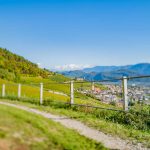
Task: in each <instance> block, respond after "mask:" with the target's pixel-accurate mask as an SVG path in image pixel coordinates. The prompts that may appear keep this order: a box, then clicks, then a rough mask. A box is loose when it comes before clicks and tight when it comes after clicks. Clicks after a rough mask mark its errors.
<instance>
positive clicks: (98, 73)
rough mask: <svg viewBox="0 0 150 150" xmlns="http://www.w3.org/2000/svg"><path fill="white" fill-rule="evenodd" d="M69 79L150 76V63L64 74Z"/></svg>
mask: <svg viewBox="0 0 150 150" xmlns="http://www.w3.org/2000/svg"><path fill="white" fill-rule="evenodd" d="M62 74H63V75H65V76H68V77H80V78H85V79H86V80H96V81H98V80H105V79H113V78H120V77H122V76H139V75H150V63H140V64H135V65H127V66H96V67H93V68H86V69H83V70H76V71H68V72H63V73H62Z"/></svg>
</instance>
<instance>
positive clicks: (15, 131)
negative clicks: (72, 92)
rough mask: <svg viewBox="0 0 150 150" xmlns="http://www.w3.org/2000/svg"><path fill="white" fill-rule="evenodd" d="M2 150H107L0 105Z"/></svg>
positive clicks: (43, 119) (31, 115)
mask: <svg viewBox="0 0 150 150" xmlns="http://www.w3.org/2000/svg"><path fill="white" fill-rule="evenodd" d="M0 149H3V150H5V149H11V150H17V149H22V150H28V149H33V150H34V149H35V150H44V149H45V150H46V149H47V150H50V149H56V150H63V149H69V150H71V149H78V150H80V149H81V150H84V149H85V150H87V149H90V150H94V149H105V148H104V147H103V146H102V145H101V144H98V143H96V142H95V141H92V140H89V139H87V138H85V137H83V136H80V135H79V134H78V133H76V132H75V131H72V130H70V129H66V128H64V127H63V126H61V125H60V124H58V123H54V122H52V121H50V120H48V119H45V118H43V117H41V116H38V115H35V114H32V113H29V112H25V111H22V110H19V109H16V108H11V107H8V106H2V105H0Z"/></svg>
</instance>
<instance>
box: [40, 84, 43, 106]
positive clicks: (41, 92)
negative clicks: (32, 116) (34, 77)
mask: <svg viewBox="0 0 150 150" xmlns="http://www.w3.org/2000/svg"><path fill="white" fill-rule="evenodd" d="M40 104H41V105H42V104H43V83H40Z"/></svg>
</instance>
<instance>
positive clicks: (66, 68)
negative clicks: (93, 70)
mask: <svg viewBox="0 0 150 150" xmlns="http://www.w3.org/2000/svg"><path fill="white" fill-rule="evenodd" d="M88 67H91V65H77V64H66V65H62V66H61V65H59V66H55V67H54V69H55V70H57V71H69V70H81V69H84V68H88Z"/></svg>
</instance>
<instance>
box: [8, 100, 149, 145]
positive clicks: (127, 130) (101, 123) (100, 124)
mask: <svg viewBox="0 0 150 150" xmlns="http://www.w3.org/2000/svg"><path fill="white" fill-rule="evenodd" d="M8 102H11V101H10V100H9V101H8ZM13 103H16V104H23V105H27V106H28V107H32V108H36V109H39V110H43V111H46V112H50V113H53V114H59V115H65V116H68V117H70V118H74V119H77V120H79V121H81V122H83V123H85V124H86V125H88V126H89V127H93V128H96V129H98V130H100V131H102V132H104V133H107V134H111V135H113V136H118V137H120V138H122V139H127V140H131V141H133V143H137V142H141V143H143V144H144V145H145V146H146V147H150V131H144V130H138V129H134V128H133V127H132V126H129V125H123V124H119V123H114V122H113V121H109V120H107V119H104V118H101V117H98V116H96V115H95V114H92V113H90V111H91V110H90V109H88V108H83V107H81V108H78V109H76V108H75V109H74V107H66V106H63V105H62V106H61V105H59V106H58V105H54V104H51V106H39V105H34V104H29V103H23V102H18V101H13ZM109 112H110V113H111V111H107V113H108V114H109Z"/></svg>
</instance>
